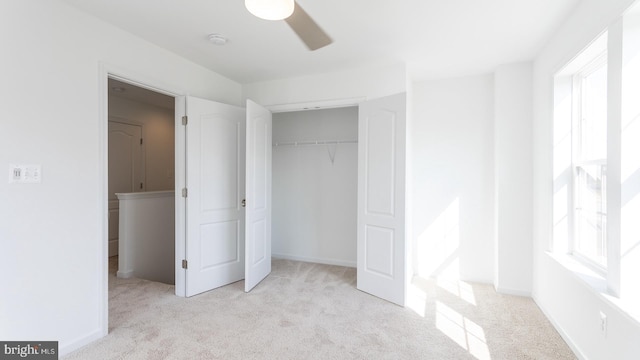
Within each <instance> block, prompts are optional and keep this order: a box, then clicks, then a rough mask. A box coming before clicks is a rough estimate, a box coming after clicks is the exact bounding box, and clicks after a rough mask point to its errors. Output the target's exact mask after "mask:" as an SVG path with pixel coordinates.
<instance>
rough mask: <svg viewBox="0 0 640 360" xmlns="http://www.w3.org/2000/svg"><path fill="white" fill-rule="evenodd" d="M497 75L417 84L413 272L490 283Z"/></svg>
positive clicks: (413, 135) (413, 128)
mask: <svg viewBox="0 0 640 360" xmlns="http://www.w3.org/2000/svg"><path fill="white" fill-rule="evenodd" d="M493 91H494V80H493V75H479V76H472V77H464V78H456V79H445V80H433V81H425V82H419V83H414V84H413V97H412V103H413V107H412V120H411V125H410V126H411V136H410V139H409V143H410V144H411V149H410V150H409V153H410V158H411V160H410V161H411V164H410V167H411V169H412V174H411V177H412V178H411V180H410V181H411V182H412V184H411V188H412V193H413V195H412V203H413V207H412V211H413V214H412V232H413V237H414V238H413V242H414V243H413V252H414V258H413V262H414V271H415V272H416V273H418V274H421V275H423V276H429V275H438V274H441V273H442V272H443V271H446V270H450V271H455V272H459V275H460V276H461V278H463V279H466V280H472V281H480V282H485V283H491V282H492V281H493V255H494V254H493V246H494V245H493V192H494V189H493V179H494V170H493V115H494V114H493V107H494V96H493Z"/></svg>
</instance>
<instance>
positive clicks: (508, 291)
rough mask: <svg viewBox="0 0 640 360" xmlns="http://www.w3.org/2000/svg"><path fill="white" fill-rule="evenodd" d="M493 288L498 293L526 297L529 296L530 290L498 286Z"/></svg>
mask: <svg viewBox="0 0 640 360" xmlns="http://www.w3.org/2000/svg"><path fill="white" fill-rule="evenodd" d="M495 289H496V292H497V293H499V294H505V295H515V296H523V297H528V298H530V297H531V291H524V290H517V289H509V288H505V287H500V286H497V287H495Z"/></svg>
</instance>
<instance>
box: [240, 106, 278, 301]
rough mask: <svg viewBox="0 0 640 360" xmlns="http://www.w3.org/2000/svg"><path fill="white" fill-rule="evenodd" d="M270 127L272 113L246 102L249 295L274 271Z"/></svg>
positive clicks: (246, 271)
mask: <svg viewBox="0 0 640 360" xmlns="http://www.w3.org/2000/svg"><path fill="white" fill-rule="evenodd" d="M271 126H272V118H271V112H270V111H269V110H267V109H265V108H263V107H262V106H260V105H258V104H256V103H254V102H253V101H251V100H247V171H246V175H247V180H246V190H247V198H246V232H245V233H246V241H245V243H246V251H245V254H246V259H245V279H244V291H247V292H248V291H250V290H251V289H253V288H254V287H255V286H256V285H257V284H258V283H259V282H260V281H262V279H264V278H265V277H267V275H269V273H270V272H271Z"/></svg>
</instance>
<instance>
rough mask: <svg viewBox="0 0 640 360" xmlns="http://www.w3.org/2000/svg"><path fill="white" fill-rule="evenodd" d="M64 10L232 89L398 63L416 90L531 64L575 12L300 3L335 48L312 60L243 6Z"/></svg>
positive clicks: (540, 4)
mask: <svg viewBox="0 0 640 360" xmlns="http://www.w3.org/2000/svg"><path fill="white" fill-rule="evenodd" d="M62 1H64V2H66V3H69V4H71V5H73V6H75V7H77V8H80V9H82V10H84V11H86V12H88V13H91V14H93V15H95V16H97V17H99V18H102V19H104V20H105V21H107V22H110V23H112V24H114V25H116V26H118V27H120V28H122V29H124V30H126V31H128V32H130V33H133V34H135V35H137V36H139V37H141V38H144V39H146V40H148V41H150V42H152V43H154V44H157V45H158V46H161V47H163V48H166V49H168V50H170V51H172V52H174V53H176V54H178V55H180V56H182V57H184V58H187V59H190V60H191V61H193V62H195V63H198V64H200V65H202V66H204V67H207V68H209V69H211V70H213V71H215V72H217V73H219V74H222V75H224V76H226V77H228V78H230V79H233V80H236V81H238V82H240V83H251V82H256V81H263V80H271V79H277V78H287V77H295V76H301V75H307V74H312V73H325V72H333V71H340V70H345V69H349V68H355V67H361V66H376V65H395V64H398V63H406V64H407V68H408V69H409V71H410V75H411V76H412V78H414V79H416V80H421V79H426V78H441V77H452V76H462V75H468V74H477V73H483V72H489V71H492V70H493V69H495V67H496V66H498V65H500V64H505V63H512V62H518V61H526V60H531V59H533V57H534V56H535V55H536V54H537V52H538V51H539V50H540V49H541V48H542V46H543V45H544V44H545V42H546V41H547V39H548V38H549V36H550V35H551V34H552V33H553V32H554V31H555V30H556V29H557V28H558V27H559V26H560V25H561V24H562V21H563V20H564V19H565V18H566V16H567V15H568V14H569V12H570V11H571V9H573V7H575V5H576V4H577V3H578V2H579V0H298V4H300V5H301V6H302V7H303V8H304V9H305V10H306V11H307V12H308V13H309V14H310V15H311V16H312V17H313V18H314V19H315V20H316V22H317V23H318V24H319V25H320V26H321V27H322V28H323V29H324V30H325V31H326V32H327V33H328V34H329V35H330V36H331V37H332V38H333V39H334V43H333V44H331V45H329V46H328V47H325V48H322V49H319V50H316V51H313V52H311V51H309V50H307V48H306V47H305V46H304V44H303V43H302V42H301V41H300V40H299V39H298V38H297V36H296V35H295V34H294V33H293V31H292V30H291V29H290V28H289V27H288V26H287V24H286V23H285V22H284V21H275V22H272V21H266V20H261V19H258V18H256V17H254V16H253V15H251V14H250V13H249V12H248V11H247V10H246V9H245V8H244V1H242V0H180V1H176V0H62ZM211 33H220V34H222V35H224V36H225V37H227V38H228V39H229V42H228V43H227V45H225V46H216V45H213V44H212V43H210V42H209V41H208V39H207V37H208V35H209V34H211Z"/></svg>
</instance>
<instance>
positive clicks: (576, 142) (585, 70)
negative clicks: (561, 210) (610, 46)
mask: <svg viewBox="0 0 640 360" xmlns="http://www.w3.org/2000/svg"><path fill="white" fill-rule="evenodd" d="M607 57H608V51H607V49H603V50H602V51H600V52H598V53H596V54H594V55H593V56H592V57H591V59H590V60H589V61H588V62H587V63H586V64H585V65H584V66H583V67H582V68H580V69H579V70H577V71H575V72H574V73H573V75H572V79H571V82H572V84H571V87H572V89H571V102H572V110H571V137H572V139H571V142H572V146H571V187H572V192H571V211H572V214H571V217H572V219H573V221H572V224H571V226H570V229H571V230H570V236H569V239H568V240H569V243H568V252H569V254H570V255H571V256H573V257H575V258H576V260H578V261H579V262H580V263H582V264H583V265H585V266H587V267H588V268H589V269H591V270H593V271H595V272H596V273H598V274H600V275H602V276H603V277H606V276H607V272H608V266H609V262H610V261H609V259H608V256H609V252H608V240H609V239H608V236H607V235H608V234H607V229H606V224H607V222H606V221H607V218H606V217H607V209H606V203H607V202H606V201H607V181H606V167H607V157H608V154H605V158H597V159H584V157H583V155H582V148H583V147H582V145H583V144H582V142H583V132H582V130H583V123H584V121H583V120H584V118H583V115H584V113H585V107H586V102H585V101H583V97H584V80H585V78H587V77H588V76H590V75H592V74H594V73H595V72H596V71H598V70H600V69H602V68H603V67H604V69H605V71H606V70H608V63H607ZM607 94H608V91H607ZM607 97H608V96H607ZM606 100H607V107H608V98H607V99H606ZM606 122H607V123H608V118H607V120H606ZM606 125H607V124H605V128H606V127H607V126H606ZM605 141H608V139H607V135H605ZM593 165H599V166H604V168H605V172H604V174H605V175H604V179H603V183H602V185H601V192H602V197H603V204H604V209H602V210H603V211H604V218H605V220H604V223H603V228H602V232H603V234H602V236H603V238H604V239H603V240H602V241H603V248H604V263H601V262H599V261H597V260H596V259H594V258H592V257H590V256H589V255H587V254H585V253H584V252H582V251H580V249H579V247H578V241H579V240H578V236H579V234H580V231H579V229H578V227H579V221H578V219H579V214H578V211H579V209H578V205H579V204H578V201H579V190H580V189H579V183H578V182H579V180H580V179H579V168H585V167H586V166H593Z"/></svg>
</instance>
